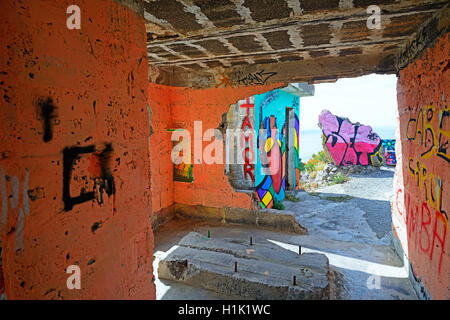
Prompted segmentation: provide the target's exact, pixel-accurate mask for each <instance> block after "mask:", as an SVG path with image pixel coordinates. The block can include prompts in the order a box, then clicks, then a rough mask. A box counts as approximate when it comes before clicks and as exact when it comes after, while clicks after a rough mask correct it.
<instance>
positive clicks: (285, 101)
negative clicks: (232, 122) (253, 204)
mask: <svg viewBox="0 0 450 320" xmlns="http://www.w3.org/2000/svg"><path fill="white" fill-rule="evenodd" d="M292 99H294V102H292V101H293V100H292ZM298 100H299V98H298V97H296V96H294V98H293V95H292V94H290V93H287V92H284V91H282V90H272V91H269V92H266V93H264V94H261V95H256V96H255V130H256V134H257V138H256V148H257V149H256V164H255V187H256V195H257V197H258V199H259V200H260V204H261V207H263V208H272V207H273V205H274V204H276V203H277V202H281V201H283V200H284V197H285V188H286V141H287V130H286V128H287V127H286V126H288V125H289V123H288V121H289V119H286V109H287V108H293V109H294V110H295V113H296V118H295V119H296V123H295V130H292V131H290V132H289V134H294V132H295V136H296V137H295V141H296V148H297V149H296V150H297V151H298V128H299V127H298V124H299V122H298V117H297V114H298V112H299V105H298ZM257 119H258V120H257ZM297 165H298V164H297ZM293 172H295V170H293Z"/></svg>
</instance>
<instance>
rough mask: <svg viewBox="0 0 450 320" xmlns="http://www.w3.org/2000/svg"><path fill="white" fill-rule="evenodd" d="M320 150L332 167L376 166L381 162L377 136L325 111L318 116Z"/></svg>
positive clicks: (381, 146)
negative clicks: (332, 164)
mask: <svg viewBox="0 0 450 320" xmlns="http://www.w3.org/2000/svg"><path fill="white" fill-rule="evenodd" d="M319 127H320V128H321V129H322V138H323V147H324V149H325V150H327V151H328V152H329V153H330V155H331V157H332V159H333V161H334V163H335V164H336V165H338V166H339V165H343V166H348V165H363V166H367V165H372V166H380V165H381V164H382V163H383V162H384V153H383V150H382V149H383V145H382V143H381V139H380V136H379V135H378V134H376V133H375V132H373V131H372V127H370V126H365V125H361V124H359V123H355V124H354V123H351V122H350V120H349V119H346V118H341V117H338V116H336V115H334V114H332V113H331V112H330V111H328V110H323V111H322V112H321V114H320V115H319Z"/></svg>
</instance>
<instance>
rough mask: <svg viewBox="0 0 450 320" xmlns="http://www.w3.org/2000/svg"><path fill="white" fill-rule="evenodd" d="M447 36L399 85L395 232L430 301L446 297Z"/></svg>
mask: <svg viewBox="0 0 450 320" xmlns="http://www.w3.org/2000/svg"><path fill="white" fill-rule="evenodd" d="M449 37H450V34H447V35H445V36H443V37H441V38H440V39H439V41H438V42H437V43H436V44H435V45H434V46H433V47H432V48H428V49H427V50H426V52H424V53H423V54H422V56H421V57H420V58H419V59H417V60H416V61H415V62H414V63H411V64H410V65H408V66H407V67H406V68H405V69H404V70H402V71H401V72H400V75H399V79H398V87H397V92H398V93H397V95H398V108H399V119H400V127H399V131H398V136H397V141H401V145H400V144H397V150H396V154H397V155H400V161H399V162H398V165H397V169H396V177H395V179H394V188H395V189H394V191H395V194H394V200H393V203H392V208H393V216H392V220H393V229H394V233H395V234H396V235H397V237H399V239H400V241H401V244H402V247H403V250H404V251H405V252H406V253H407V255H408V257H409V260H410V263H411V264H412V267H413V270H414V274H415V276H416V277H417V278H418V279H420V280H421V281H422V282H423V283H424V285H425V287H426V288H427V289H428V291H429V293H430V295H431V298H433V299H450V290H449V279H450V276H449V275H450V274H449V271H450V257H449V251H448V250H449V246H450V243H449V242H450V240H449V238H450V237H449V235H448V215H449V214H450V149H449V141H450V114H449V107H448V99H449V94H450V72H449V67H450V59H449V52H450V41H449ZM439 181H440V182H441V186H439V185H440V183H439Z"/></svg>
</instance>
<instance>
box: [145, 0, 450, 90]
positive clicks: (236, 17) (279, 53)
mask: <svg viewBox="0 0 450 320" xmlns="http://www.w3.org/2000/svg"><path fill="white" fill-rule="evenodd" d="M369 5H378V6H379V7H380V8H381V25H382V28H381V29H369V28H368V27H367V19H368V17H369V16H370V14H368V13H367V12H366V9H367V7H368V6H369ZM442 12H445V14H444V16H446V18H447V19H446V20H445V21H446V22H445V23H442V22H441V20H442V15H443V13H442ZM144 17H145V20H146V29H147V41H148V42H147V45H148V54H149V64H150V80H152V81H154V82H157V83H161V84H171V85H178V86H190V87H229V86H242V85H252V84H268V83H274V82H283V81H284V82H295V81H309V82H323V81H335V80H336V79H337V78H340V77H354V76H359V75H364V74H369V73H374V72H376V73H395V72H397V71H398V69H399V68H401V67H402V66H401V65H400V63H399V61H400V58H401V55H402V50H404V49H405V47H407V46H408V44H410V43H411V42H412V41H414V40H415V39H416V38H417V36H418V34H419V33H420V30H422V29H424V26H425V25H426V24H427V23H429V22H430V21H433V19H434V20H436V19H437V18H436V17H438V18H439V21H438V22H436V23H435V26H434V29H436V30H434V29H433V30H431V32H434V33H438V32H441V31H442V29H446V28H448V1H440V0H145V1H144ZM445 24H447V25H445ZM437 29H439V30H437Z"/></svg>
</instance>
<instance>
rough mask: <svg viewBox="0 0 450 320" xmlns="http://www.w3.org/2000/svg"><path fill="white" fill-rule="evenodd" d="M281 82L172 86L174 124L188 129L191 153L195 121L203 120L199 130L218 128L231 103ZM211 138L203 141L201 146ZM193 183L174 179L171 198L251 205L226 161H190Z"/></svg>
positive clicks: (210, 204) (211, 204)
mask: <svg viewBox="0 0 450 320" xmlns="http://www.w3.org/2000/svg"><path fill="white" fill-rule="evenodd" d="M277 87H280V84H276V85H270V86H252V87H243V88H214V89H204V90H195V89H186V88H173V91H172V112H173V125H174V127H176V128H186V129H188V130H189V132H190V133H191V139H192V156H194V148H193V146H194V121H197V120H201V121H202V130H203V132H205V131H206V130H207V129H210V128H218V127H219V124H220V122H221V121H222V115H223V114H224V113H226V112H228V110H229V108H230V105H231V104H234V103H236V102H237V101H238V100H241V99H244V98H246V97H249V96H252V95H255V94H259V93H263V92H266V91H270V90H272V89H274V88H277ZM209 143H210V142H203V148H205V146H207V145H208V144H209ZM193 176H194V182H193V183H185V182H178V181H176V182H174V188H175V191H174V201H175V202H177V203H184V204H190V205H203V206H208V207H217V208H221V207H238V208H244V209H250V208H252V201H251V198H250V196H249V195H247V194H244V193H239V192H236V191H234V189H233V187H232V186H231V185H230V183H229V181H228V177H227V176H226V175H225V164H211V165H207V164H204V163H203V164H196V163H194V165H193Z"/></svg>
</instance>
